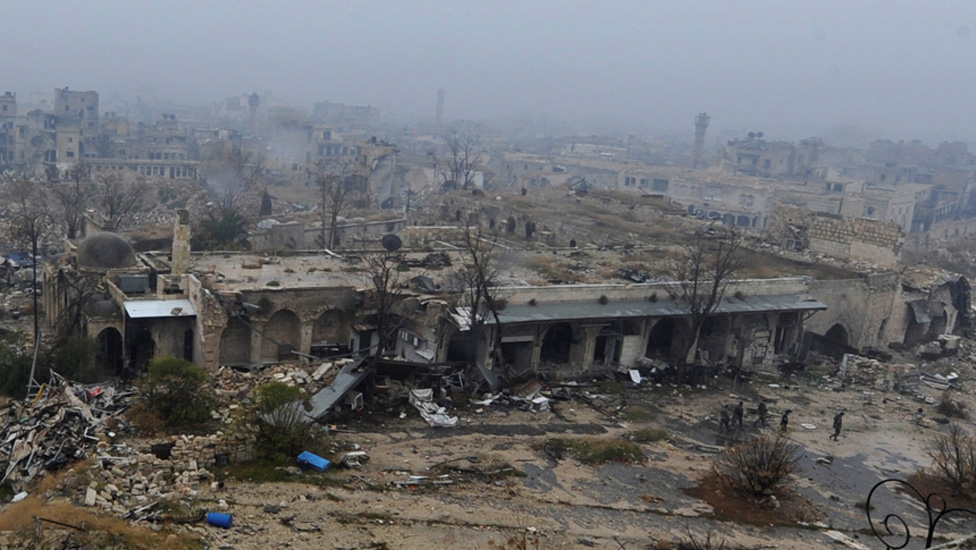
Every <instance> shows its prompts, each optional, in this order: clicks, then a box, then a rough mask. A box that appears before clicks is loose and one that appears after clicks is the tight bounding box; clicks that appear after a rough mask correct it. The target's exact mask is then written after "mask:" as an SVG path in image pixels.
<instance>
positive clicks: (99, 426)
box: [0, 372, 131, 490]
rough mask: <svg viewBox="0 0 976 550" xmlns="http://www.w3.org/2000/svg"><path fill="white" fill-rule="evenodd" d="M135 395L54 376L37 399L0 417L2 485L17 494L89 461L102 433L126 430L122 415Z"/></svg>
mask: <svg viewBox="0 0 976 550" xmlns="http://www.w3.org/2000/svg"><path fill="white" fill-rule="evenodd" d="M130 396H131V393H127V392H120V391H117V390H116V388H115V387H114V386H111V385H105V384H102V385H97V384H96V385H88V386H85V385H81V384H75V383H73V382H70V381H68V380H67V379H65V378H63V377H61V376H59V375H58V374H57V373H54V372H52V373H51V382H50V383H48V384H46V385H45V386H43V387H42V389H41V390H40V391H39V392H38V393H37V395H36V397H33V398H32V399H29V400H25V401H15V402H12V403H11V405H10V407H8V408H7V409H6V411H4V412H2V413H0V418H2V422H3V427H2V428H0V461H3V462H5V463H6V470H5V471H4V474H3V479H2V481H0V483H2V482H3V481H7V482H9V483H10V484H11V486H12V487H14V488H15V489H16V490H20V489H22V488H23V487H24V486H25V485H26V484H27V483H29V482H30V481H31V480H32V479H34V478H35V477H36V476H39V475H43V474H44V472H46V471H54V470H59V469H61V468H63V467H65V466H66V465H67V464H68V462H70V461H73V460H78V459H83V458H86V457H87V456H89V455H90V453H91V451H92V449H93V448H94V445H95V444H97V443H98V441H99V438H98V437H97V436H98V434H100V433H107V432H109V431H111V430H120V429H123V428H124V421H123V420H122V418H121V414H122V412H123V411H124V410H125V409H126V408H127V407H128V404H129V397H130Z"/></svg>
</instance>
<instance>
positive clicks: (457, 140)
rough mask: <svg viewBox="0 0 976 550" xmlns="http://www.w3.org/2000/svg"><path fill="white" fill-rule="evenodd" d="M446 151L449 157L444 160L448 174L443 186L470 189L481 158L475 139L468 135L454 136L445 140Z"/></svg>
mask: <svg viewBox="0 0 976 550" xmlns="http://www.w3.org/2000/svg"><path fill="white" fill-rule="evenodd" d="M447 150H448V154H449V155H450V156H449V157H448V158H447V159H446V164H447V172H448V173H447V175H446V177H445V179H446V180H447V181H446V182H445V185H447V186H449V187H451V186H453V187H454V188H455V189H464V190H467V189H470V188H471V187H473V186H474V179H475V174H476V173H477V171H478V166H479V159H480V156H481V155H480V153H479V151H478V147H477V143H476V141H475V139H474V138H472V137H471V136H470V135H466V136H464V137H461V136H458V135H457V134H454V135H453V136H451V138H450V139H448V140H447Z"/></svg>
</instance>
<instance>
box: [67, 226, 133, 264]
mask: <svg viewBox="0 0 976 550" xmlns="http://www.w3.org/2000/svg"><path fill="white" fill-rule="evenodd" d="M76 255H77V257H78V267H79V268H81V269H91V270H98V271H104V270H108V269H119V268H124V267H131V266H133V265H135V264H136V253H135V251H134V250H133V249H132V245H130V244H129V242H128V241H126V240H125V239H123V238H122V237H120V236H119V235H116V234H115V233H109V232H108V231H102V232H99V233H93V234H92V235H89V236H88V238H86V239H85V240H83V241H81V244H79V245H78V250H77V252H76Z"/></svg>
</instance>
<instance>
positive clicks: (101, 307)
mask: <svg viewBox="0 0 976 550" xmlns="http://www.w3.org/2000/svg"><path fill="white" fill-rule="evenodd" d="M91 311H92V313H94V314H95V315H99V316H101V317H111V316H112V315H114V314H116V313H118V311H119V307H118V306H117V305H115V302H113V301H112V300H99V301H97V302H95V303H94V304H92V307H91Z"/></svg>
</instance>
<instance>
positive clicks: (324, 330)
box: [312, 309, 349, 345]
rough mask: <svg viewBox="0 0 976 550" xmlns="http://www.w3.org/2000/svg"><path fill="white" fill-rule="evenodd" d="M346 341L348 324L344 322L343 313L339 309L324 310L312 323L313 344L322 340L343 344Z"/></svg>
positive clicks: (322, 341) (347, 338) (347, 339)
mask: <svg viewBox="0 0 976 550" xmlns="http://www.w3.org/2000/svg"><path fill="white" fill-rule="evenodd" d="M348 341H349V325H348V324H347V323H346V322H345V314H343V313H342V312H341V311H340V310H338V309H328V310H325V311H323V312H322V314H321V315H319V316H318V317H317V318H316V319H315V321H314V322H313V323H312V344H313V345H315V344H316V343H324V342H328V343H334V344H344V343H347V342H348Z"/></svg>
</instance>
